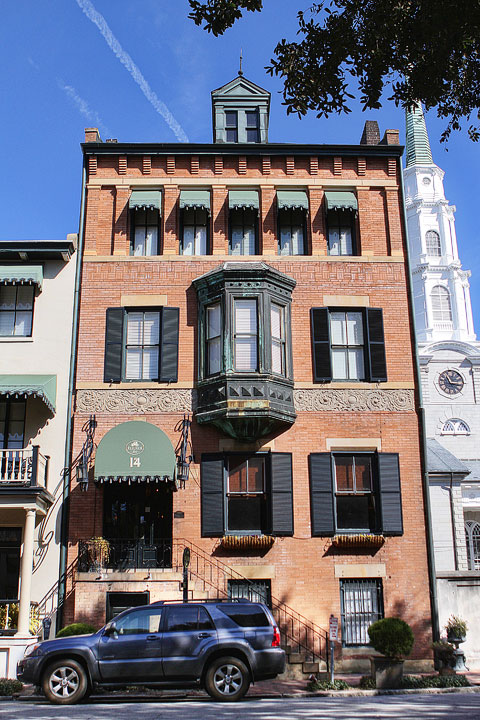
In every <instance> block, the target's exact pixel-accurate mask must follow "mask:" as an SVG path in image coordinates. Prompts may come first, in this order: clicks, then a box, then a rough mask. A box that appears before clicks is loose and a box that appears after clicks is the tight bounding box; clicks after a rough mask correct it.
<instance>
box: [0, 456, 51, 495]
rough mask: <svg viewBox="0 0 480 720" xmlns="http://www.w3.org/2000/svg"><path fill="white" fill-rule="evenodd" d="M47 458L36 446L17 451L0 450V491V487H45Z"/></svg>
mask: <svg viewBox="0 0 480 720" xmlns="http://www.w3.org/2000/svg"><path fill="white" fill-rule="evenodd" d="M49 459H50V458H49V456H48V455H42V454H41V452H40V451H39V447H38V445H33V446H32V447H27V448H20V449H19V450H12V449H8V450H0V490H1V488H2V487H10V486H18V485H21V486H23V487H32V486H34V487H44V488H46V487H47V479H48V463H49Z"/></svg>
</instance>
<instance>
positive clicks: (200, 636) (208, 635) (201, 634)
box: [198, 632, 210, 638]
mask: <svg viewBox="0 0 480 720" xmlns="http://www.w3.org/2000/svg"><path fill="white" fill-rule="evenodd" d="M198 637H199V638H207V637H210V633H206V632H205V633H198Z"/></svg>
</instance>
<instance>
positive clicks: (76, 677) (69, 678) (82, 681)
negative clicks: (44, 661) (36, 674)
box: [42, 659, 88, 705]
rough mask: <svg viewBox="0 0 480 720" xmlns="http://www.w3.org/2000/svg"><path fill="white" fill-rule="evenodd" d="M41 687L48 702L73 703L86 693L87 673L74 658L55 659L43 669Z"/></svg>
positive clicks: (58, 703)
mask: <svg viewBox="0 0 480 720" xmlns="http://www.w3.org/2000/svg"><path fill="white" fill-rule="evenodd" d="M42 689H43V692H44V693H45V696H46V697H47V699H48V700H50V702H52V703H56V704H57V705H73V703H77V702H79V701H80V700H82V699H83V698H84V697H85V695H86V694H87V690H88V679H87V674H86V672H85V670H84V669H83V667H82V666H81V665H80V663H78V662H77V661H76V660H68V659H64V660H57V661H56V662H54V663H52V664H51V665H49V666H48V668H47V669H46V670H45V672H44V674H43V678H42Z"/></svg>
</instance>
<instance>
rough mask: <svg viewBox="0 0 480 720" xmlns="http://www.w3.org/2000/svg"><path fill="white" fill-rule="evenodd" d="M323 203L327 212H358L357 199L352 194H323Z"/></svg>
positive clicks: (331, 192)
mask: <svg viewBox="0 0 480 720" xmlns="http://www.w3.org/2000/svg"><path fill="white" fill-rule="evenodd" d="M325 203H326V207H327V210H353V211H355V212H356V211H357V210H358V203H357V198H356V197H355V193H353V192H333V191H328V192H326V193H325Z"/></svg>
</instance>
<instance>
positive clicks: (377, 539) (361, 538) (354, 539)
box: [332, 533, 385, 548]
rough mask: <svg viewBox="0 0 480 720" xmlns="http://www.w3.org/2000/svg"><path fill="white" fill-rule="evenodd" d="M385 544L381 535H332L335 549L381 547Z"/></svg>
mask: <svg viewBox="0 0 480 720" xmlns="http://www.w3.org/2000/svg"><path fill="white" fill-rule="evenodd" d="M384 542H385V538H384V536H383V535H373V534H371V533H357V534H356V535H334V536H333V538H332V545H334V546H335V547H347V548H348V547H381V546H382V545H383V544H384Z"/></svg>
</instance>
